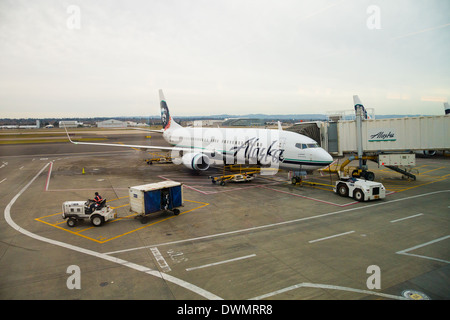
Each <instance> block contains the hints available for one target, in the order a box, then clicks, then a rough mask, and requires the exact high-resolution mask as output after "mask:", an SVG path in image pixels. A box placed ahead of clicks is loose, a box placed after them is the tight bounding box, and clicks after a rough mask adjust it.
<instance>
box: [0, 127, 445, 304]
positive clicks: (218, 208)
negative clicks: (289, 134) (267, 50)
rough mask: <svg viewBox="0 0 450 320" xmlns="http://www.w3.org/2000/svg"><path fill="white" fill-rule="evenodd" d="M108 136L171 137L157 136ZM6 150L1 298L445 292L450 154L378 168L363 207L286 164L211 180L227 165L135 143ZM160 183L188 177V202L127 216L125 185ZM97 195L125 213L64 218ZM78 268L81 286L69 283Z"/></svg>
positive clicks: (0, 190)
mask: <svg viewBox="0 0 450 320" xmlns="http://www.w3.org/2000/svg"><path fill="white" fill-rule="evenodd" d="M107 138H108V139H114V141H116V142H118V143H120V142H122V143H136V144H138V143H139V144H143V143H151V144H153V145H164V142H163V141H162V139H161V138H160V137H158V136H157V135H156V134H152V138H145V134H142V133H139V132H136V133H134V134H127V135H114V136H110V135H109V134H107ZM0 148H1V150H2V151H1V154H0V166H2V167H1V168H0V174H1V175H0V197H1V206H2V212H3V215H2V218H1V220H0V268H1V270H2V272H1V273H0V298H1V299H3V300H5V299H151V300H197V299H225V300H247V299H252V300H299V299H302V300H360V299H369V300H375V299H394V300H397V299H398V300H402V299H412V298H416V299H426V298H428V299H449V298H450V290H449V288H450V280H449V276H450V272H449V264H450V251H449V250H448V248H449V240H450V233H449V228H448V226H449V218H448V212H449V210H450V201H449V198H450V197H449V192H450V183H449V177H450V166H449V162H448V161H449V160H448V158H445V157H437V158H417V169H418V171H419V172H418V174H417V180H416V181H408V180H403V179H401V178H400V176H399V175H398V174H397V173H394V172H390V171H388V170H385V169H384V168H382V167H381V168H378V167H377V166H376V164H371V165H374V167H373V168H371V169H372V170H373V171H374V172H375V174H376V176H377V181H380V182H382V183H383V184H384V185H385V187H386V188H387V190H388V192H389V195H388V196H387V197H386V199H384V200H379V201H373V202H365V203H359V202H356V201H354V200H353V199H350V198H342V197H339V196H337V195H335V194H333V193H332V192H331V191H330V190H329V189H327V188H326V187H311V186H293V185H291V184H290V183H288V179H287V173H286V172H279V173H277V174H276V175H274V176H258V177H257V178H256V179H255V180H253V181H251V182H249V183H245V184H232V183H229V184H226V185H225V186H220V185H213V184H212V183H211V180H210V179H209V178H208V176H209V175H212V174H218V173H220V169H212V170H211V171H210V172H205V173H201V174H200V175H192V174H191V173H190V172H189V171H188V170H187V169H186V168H184V167H182V166H178V165H174V164H153V165H147V164H146V162H145V161H144V159H145V158H147V157H148V154H146V153H144V152H141V151H137V150H129V149H122V148H114V147H106V148H101V149H100V148H98V147H92V146H81V145H71V144H68V143H46V144H29V145H20V146H18V145H11V146H10V145H8V146H0ZM83 169H84V174H83ZM309 179H310V181H316V182H321V183H332V182H333V179H335V178H333V177H332V176H329V175H323V176H321V175H319V174H315V175H313V176H312V177H310V178H309ZM162 180H175V181H179V182H183V184H184V198H185V207H184V208H183V209H182V210H181V211H182V212H181V214H180V215H179V216H171V215H165V214H157V215H155V216H152V217H151V218H150V220H149V222H148V223H147V224H145V225H143V224H141V223H140V222H139V221H138V220H136V219H134V218H133V216H132V213H130V212H129V201H128V187H130V186H133V185H140V184H145V183H151V182H157V181H162ZM95 191H98V192H100V193H101V195H102V196H103V197H104V198H106V199H108V204H110V205H111V206H112V207H114V208H115V210H116V211H117V213H118V216H119V217H120V219H117V220H116V221H112V222H111V223H106V224H105V225H104V226H102V227H100V228H93V227H92V226H91V225H90V223H88V222H85V223H84V224H81V225H79V226H77V227H76V228H69V227H68V226H67V225H66V224H65V222H64V220H62V218H61V216H60V213H61V204H62V202H64V201H66V200H85V199H87V198H92V197H93V193H94V192H95ZM71 266H77V267H78V268H79V272H80V280H81V281H80V283H81V287H80V288H79V289H77V288H74V289H70V288H69V287H70V286H68V280H69V278H70V276H71V274H70V273H68V269H69V267H71ZM374 266H375V267H374ZM374 270H375V271H374Z"/></svg>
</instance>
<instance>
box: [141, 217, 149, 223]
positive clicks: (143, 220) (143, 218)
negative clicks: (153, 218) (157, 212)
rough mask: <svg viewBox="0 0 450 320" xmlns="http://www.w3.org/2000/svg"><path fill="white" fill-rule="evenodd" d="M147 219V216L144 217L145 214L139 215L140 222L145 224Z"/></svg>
mask: <svg viewBox="0 0 450 320" xmlns="http://www.w3.org/2000/svg"><path fill="white" fill-rule="evenodd" d="M147 220H148V217H146V216H142V217H141V223H142V224H146V223H147Z"/></svg>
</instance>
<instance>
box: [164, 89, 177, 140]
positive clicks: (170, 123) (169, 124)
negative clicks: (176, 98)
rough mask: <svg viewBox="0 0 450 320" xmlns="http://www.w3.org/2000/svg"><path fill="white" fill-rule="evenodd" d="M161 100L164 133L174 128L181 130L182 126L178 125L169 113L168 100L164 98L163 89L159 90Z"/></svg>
mask: <svg viewBox="0 0 450 320" xmlns="http://www.w3.org/2000/svg"><path fill="white" fill-rule="evenodd" d="M159 100H160V101H161V102H160V106H161V120H162V123H163V128H164V131H166V130H169V129H174V128H180V127H181V126H180V125H179V124H178V123H176V122H175V121H174V120H173V119H172V117H171V116H170V113H169V108H168V107H167V103H166V99H165V98H164V93H163V91H162V90H161V89H159Z"/></svg>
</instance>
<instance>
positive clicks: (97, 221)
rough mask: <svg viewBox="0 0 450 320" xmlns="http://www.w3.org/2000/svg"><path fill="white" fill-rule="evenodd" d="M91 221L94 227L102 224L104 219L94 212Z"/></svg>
mask: <svg viewBox="0 0 450 320" xmlns="http://www.w3.org/2000/svg"><path fill="white" fill-rule="evenodd" d="M91 222H92V225H93V226H94V227H100V226H101V225H102V224H103V222H104V220H103V217H102V216H100V215H98V214H96V215H94V216H93V217H91Z"/></svg>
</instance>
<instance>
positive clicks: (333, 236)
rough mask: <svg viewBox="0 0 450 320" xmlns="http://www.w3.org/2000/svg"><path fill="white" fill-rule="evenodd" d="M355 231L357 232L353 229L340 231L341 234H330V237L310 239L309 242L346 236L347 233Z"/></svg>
mask: <svg viewBox="0 0 450 320" xmlns="http://www.w3.org/2000/svg"><path fill="white" fill-rule="evenodd" d="M353 232H355V231H354V230H353V231H348V232H344V233H339V234H335V235H332V236H329V237H325V238H320V239H316V240H310V241H308V242H309V243H314V242H319V241H323V240H328V239H332V238H336V237H341V236H345V235H346V234H350V233H353Z"/></svg>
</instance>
